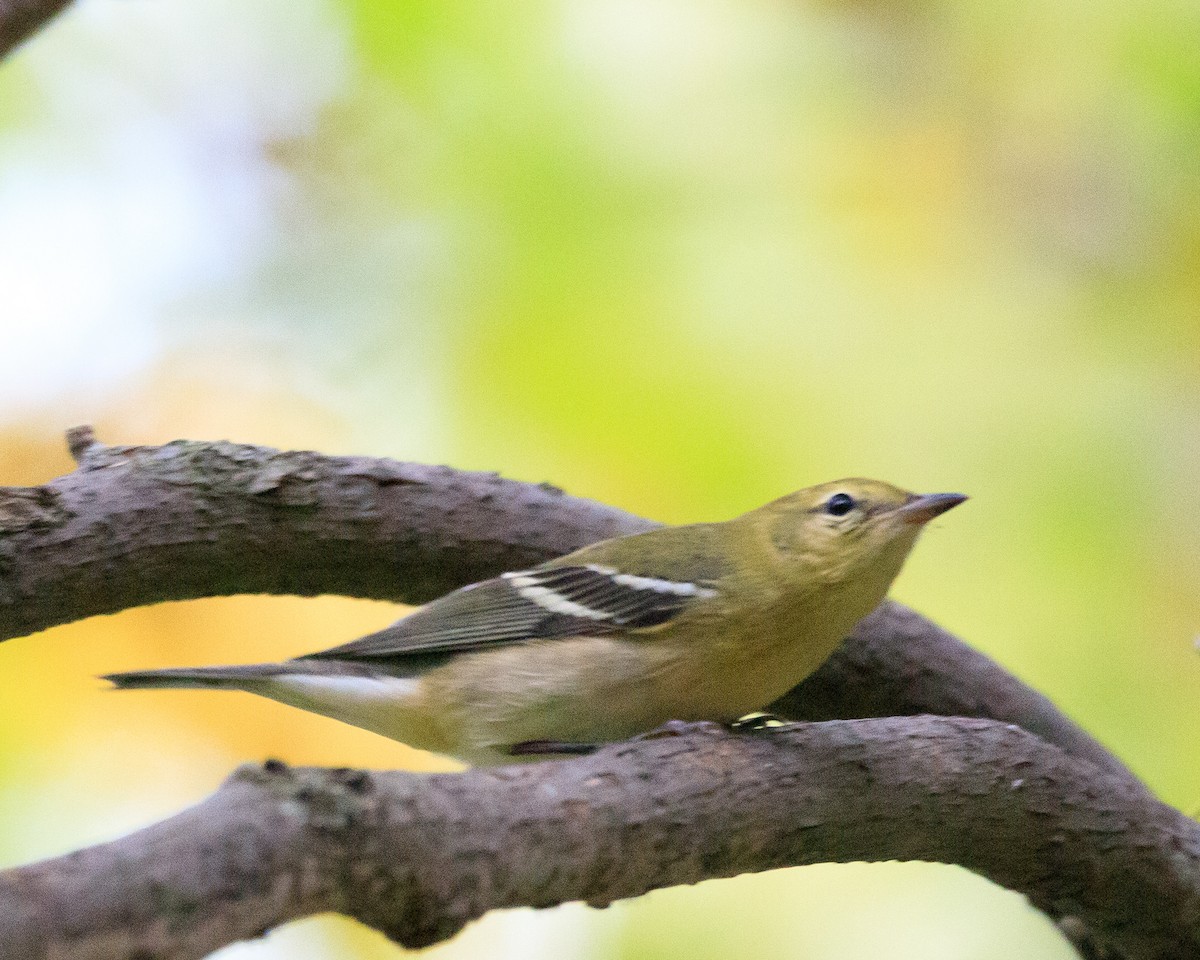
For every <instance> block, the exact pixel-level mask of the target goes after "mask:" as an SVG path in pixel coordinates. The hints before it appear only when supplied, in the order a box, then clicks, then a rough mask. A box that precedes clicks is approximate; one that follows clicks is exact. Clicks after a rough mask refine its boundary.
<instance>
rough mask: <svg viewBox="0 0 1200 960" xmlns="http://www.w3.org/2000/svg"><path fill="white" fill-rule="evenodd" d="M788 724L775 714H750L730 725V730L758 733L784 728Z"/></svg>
mask: <svg viewBox="0 0 1200 960" xmlns="http://www.w3.org/2000/svg"><path fill="white" fill-rule="evenodd" d="M786 724H787V721H786V720H780V719H779V717H777V716H775V714H773V713H748V714H746V716H744V717H739V718H738V719H736V720H734V721H733V723H731V724H730V725H729V729H730V730H733V731H734V732H736V733H757V732H758V731H759V730H769V729H770V728H772V727H782V726H785V725H786Z"/></svg>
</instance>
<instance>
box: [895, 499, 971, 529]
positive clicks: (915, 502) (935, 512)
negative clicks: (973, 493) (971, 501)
mask: <svg viewBox="0 0 1200 960" xmlns="http://www.w3.org/2000/svg"><path fill="white" fill-rule="evenodd" d="M966 499H967V498H966V496H965V495H964V494H961V493H926V494H922V495H921V496H914V497H913V498H912V499H911V500H909V501H908V503H906V504H904V506H902V507H899V508H898V509H897V511H896V512H897V513H899V514H900V516H901V517H902V518H903V520H904V522H905V523H928V522H929V521H930V520H932V519H933V518H934V517H940V516H941V515H942V514H943V513H945V512H946V511H947V510H953V509H954V508H955V507H957V506H958V505H959V504H960V503H962V502H963V501H964V500H966Z"/></svg>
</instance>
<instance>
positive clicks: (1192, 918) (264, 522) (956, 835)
mask: <svg viewBox="0 0 1200 960" xmlns="http://www.w3.org/2000/svg"><path fill="white" fill-rule="evenodd" d="M68 439H69V443H70V446H71V450H72V453H73V454H74V456H75V458H76V460H77V462H78V469H77V470H76V471H74V472H73V473H71V474H68V475H67V476H64V477H60V478H58V479H56V480H53V481H51V482H49V483H47V484H45V485H43V486H40V487H33V488H2V489H0V639H4V638H6V637H13V636H18V635H20V634H24V633H28V632H31V631H34V630H38V629H41V628H43V627H46V626H50V625H52V624H56V623H63V622H68V621H73V620H77V619H81V618H83V617H86V616H90V615H94V614H99V613H109V612H113V611H116V610H120V609H124V608H125V607H129V606H134V605H137V604H143V603H152V602H156V601H160V600H168V599H186V598H192V597H201V596H211V595H215V594H224V593H264V592H271V593H295V594H304V595H308V594H315V593H341V594H345V595H349V596H361V597H373V598H379V599H391V600H399V601H406V602H421V601H424V600H426V599H429V598H430V597H433V596H436V595H439V594H441V593H443V592H445V591H447V590H449V589H452V588H454V587H456V586H459V585H461V584H463V583H466V582H469V581H472V580H477V579H481V578H483V577H487V576H491V575H494V574H496V573H497V572H499V571H502V570H505V569H513V568H517V567H522V566H526V565H528V564H531V563H535V562H537V561H539V560H542V559H544V558H546V557H549V556H553V555H556V554H560V553H563V552H566V551H568V550H571V549H574V548H576V547H578V546H581V545H583V544H585V543H589V542H592V541H594V540H596V539H599V538H602V537H608V536H615V535H620V534H625V533H632V532H636V531H639V530H646V529H650V528H651V527H653V523H652V522H650V521H648V520H644V519H641V518H638V517H634V516H632V515H630V514H627V513H622V512H620V511H617V510H614V509H612V508H609V507H605V506H603V505H601V504H597V503H594V502H591V501H587V500H580V499H577V498H573V497H569V496H566V495H565V494H563V493H562V492H561V491H559V490H557V489H555V488H553V487H550V486H548V485H545V484H541V485H535V484H524V483H517V482H514V481H507V480H502V479H500V478H499V477H497V476H496V475H494V474H473V473H463V472H460V471H455V470H451V469H449V468H445V467H427V466H421V465H416V464H403V463H395V462H392V461H387V460H374V459H369V458H362V457H327V456H322V455H320V454H316V453H310V452H292V453H288V452H280V451H276V450H271V449H268V448H263V447H253V446H246V445H238V444H231V443H192V442H176V443H172V444H167V445H164V446H161V447H107V446H103V445H101V444H99V443H97V442H96V441H95V439H94V437H93V436H92V434H91V431H90V430H89V429H87V428H80V429H78V430H76V431H72V432H71V434H70V435H69V438H68ZM330 639H331V641H332V640H341V639H345V638H330ZM773 709H774V710H775V711H776V712H777V713H779V714H781V715H784V716H788V717H792V718H803V719H808V720H816V719H825V718H839V717H840V718H851V717H885V718H888V719H877V720H862V721H856V722H849V721H841V722H834V723H821V724H797V725H793V726H789V727H788V728H787V729H786V731H784V732H778V731H773V732H771V733H770V734H759V735H749V734H742V735H740V736H737V737H735V738H731V737H729V736H727V735H725V734H718V733H714V732H713V731H711V730H702V731H692V732H690V733H688V734H686V735H684V736H681V737H678V738H671V739H664V740H651V741H646V742H642V743H639V744H636V745H628V744H627V745H618V746H614V747H610V748H607V749H606V750H604V751H603V752H602V753H601V754H599V755H598V756H596V757H593V758H588V759H586V760H581V761H572V762H569V763H550V764H543V765H539V766H537V767H533V768H528V767H522V768H512V769H504V770H498V771H476V772H472V773H469V774H464V775H455V776H451V777H435V778H421V777H417V778H414V777H408V776H405V775H402V774H376V775H370V774H366V773H362V772H350V771H319V770H304V771H288V770H286V769H284V768H282V767H280V766H272V767H269V768H267V769H265V770H264V771H259V772H247V771H242V772H241V773H239V774H238V775H236V776H235V777H234V778H233V779H232V780H231V781H230V783H229V784H227V786H226V787H225V788H223V789H222V790H221V791H219V792H218V793H217V794H216V795H214V797H213V798H211V799H210V800H209V801H206V802H205V803H203V804H201V805H200V806H199V807H197V808H195V809H193V810H191V811H187V812H185V813H184V814H181V815H180V816H179V817H176V818H173V819H172V820H169V821H166V822H164V823H162V824H159V825H156V826H154V827H151V828H150V829H148V830H146V831H142V832H140V833H138V834H135V835H132V836H131V837H128V838H125V839H124V840H121V841H118V842H117V843H115V844H109V845H105V846H102V847H97V848H93V849H91V850H84V851H80V852H78V853H76V854H72V855H70V856H68V857H64V858H60V859H59V860H56V861H50V862H48V863H45V864H39V865H33V866H30V867H24V868H19V869H17V870H13V871H9V872H7V873H6V874H0V942H4V943H6V952H5V955H6V956H14V957H18V958H21V960H24V958H25V957H30V958H43V957H45V958H47V960H49V958H50V957H58V956H64V955H70V956H71V957H73V958H75V957H78V958H84V960H86V958H90V957H96V958H117V957H122V958H132V957H150V956H153V957H162V958H168V957H193V956H202V955H203V954H205V953H207V952H208V951H210V950H212V949H215V948H216V947H217V946H220V945H222V944H225V943H229V942H232V941H233V940H236V939H239V938H242V937H245V936H248V935H252V934H253V933H255V932H258V931H261V930H264V929H266V928H268V927H270V926H273V925H275V924H277V923H280V922H283V921H285V920H287V919H290V918H292V917H298V916H303V915H306V914H308V913H313V912H318V911H322V910H331V909H332V910H341V911H343V912H346V913H349V914H351V915H353V916H357V917H359V918H360V919H362V920H364V921H365V922H368V923H371V924H372V925H374V926H377V927H379V928H380V929H382V930H384V931H385V932H387V933H388V934H389V935H391V936H394V937H396V938H397V939H398V940H400V941H401V942H404V943H408V944H413V945H417V944H421V943H428V942H433V941H434V940H437V939H440V938H442V937H445V936H449V935H450V934H451V933H453V932H454V930H456V929H458V928H459V927H460V926H461V925H462V924H463V923H465V922H467V921H468V920H469V919H471V918H473V917H475V916H478V915H479V914H480V913H482V912H485V911H486V910H489V909H493V908H495V907H500V906H513V905H518V904H531V905H535V906H540V905H548V904H550V903H557V902H561V901H563V900H567V899H586V900H589V901H591V902H606V901H608V900H611V899H614V898H618V897H626V896H634V895H636V894H638V893H640V892H643V891H645V890H647V889H650V888H652V887H656V886H664V885H668V884H672V883H682V882H694V881H695V880H698V879H703V878H705V877H710V876H714V877H715V876H730V875H733V874H735V873H738V872H744V871H747V870H764V869H770V868H772V867H776V866H783V865H788V864H802V863H813V862H820V861H831V860H832V861H836V860H882V859H928V860H943V861H946V862H953V863H959V864H961V865H963V866H966V867H968V868H969V869H973V870H976V871H977V872H979V873H982V874H983V875H985V876H988V877H991V878H992V879H994V880H996V881H997V882H998V883H1001V884H1004V885H1006V886H1009V887H1011V888H1012V889H1015V890H1019V891H1022V892H1024V893H1026V894H1027V895H1028V896H1029V897H1030V898H1031V899H1032V900H1033V901H1034V902H1035V903H1036V904H1037V905H1039V906H1040V907H1042V909H1044V910H1046V911H1047V912H1048V913H1049V914H1050V915H1051V916H1052V917H1054V918H1055V919H1056V920H1058V921H1059V923H1060V926H1061V927H1062V929H1063V930H1064V932H1066V933H1067V934H1068V935H1069V936H1071V938H1072V939H1073V940H1074V941H1075V942H1076V943H1077V945H1078V946H1079V947H1080V949H1081V950H1082V951H1083V952H1084V954H1085V955H1086V956H1087V957H1089V958H1092V957H1097V958H1099V957H1106V956H1117V957H1126V958H1129V960H1141V958H1158V957H1163V958H1167V957H1184V956H1194V955H1197V953H1196V949H1195V948H1196V946H1197V943H1196V938H1197V933H1196V930H1197V917H1198V916H1200V912H1198V910H1197V905H1196V899H1197V897H1198V896H1200V894H1198V892H1197V891H1198V889H1200V885H1198V884H1197V882H1196V880H1197V878H1196V873H1197V870H1198V869H1200V867H1198V864H1197V838H1196V835H1195V830H1196V827H1195V824H1193V823H1192V821H1190V820H1188V819H1187V818H1185V817H1183V816H1182V815H1180V814H1178V813H1177V812H1175V811H1173V810H1171V809H1170V808H1168V807H1165V806H1163V805H1162V804H1160V803H1159V802H1158V801H1157V800H1155V799H1154V798H1153V797H1152V796H1151V795H1150V794H1149V792H1148V791H1147V790H1146V789H1145V788H1144V787H1143V786H1142V785H1141V784H1140V783H1139V782H1138V781H1137V780H1136V778H1134V777H1133V776H1132V775H1131V774H1130V773H1129V772H1128V771H1127V770H1126V769H1125V767H1124V766H1123V765H1122V764H1121V762H1120V761H1119V760H1117V759H1116V758H1115V757H1113V756H1112V755H1111V754H1109V753H1108V752H1107V751H1106V750H1104V748H1103V747H1101V746H1100V745H1099V744H1097V743H1096V742H1095V741H1094V740H1092V739H1091V738H1090V737H1089V736H1088V735H1087V734H1086V733H1084V732H1083V731H1082V730H1080V729H1079V728H1078V727H1076V726H1075V725H1074V724H1072V723H1071V722H1070V721H1069V720H1068V719H1067V718H1065V717H1064V716H1062V715H1061V714H1060V713H1059V712H1058V711H1057V710H1056V709H1055V708H1054V707H1053V705H1052V704H1050V702H1049V701H1048V700H1047V699H1046V698H1045V697H1043V696H1041V695H1040V694H1038V693H1036V692H1035V691H1033V690H1031V689H1029V688H1028V687H1026V686H1024V685H1023V684H1021V683H1020V682H1019V681H1018V680H1016V679H1015V678H1013V677H1012V676H1010V675H1009V674H1007V673H1006V672H1005V671H1003V670H1002V669H1001V668H1000V667H998V666H997V665H996V664H995V663H993V662H992V661H990V660H988V659H987V658H986V657H983V656H982V655H980V654H978V653H976V652H974V651H972V650H970V648H968V647H967V646H966V645H965V644H963V643H962V642H961V641H959V640H957V639H956V638H954V637H953V636H951V635H950V634H948V633H946V632H945V631H943V630H941V629H939V628H938V627H936V626H935V625H933V624H931V623H930V622H929V621H927V620H925V619H924V618H922V617H920V616H919V615H918V614H915V613H913V612H912V611H909V610H906V609H905V608H903V607H901V606H899V605H898V604H891V603H889V604H885V605H884V606H883V607H882V608H881V609H880V610H879V611H876V613H875V614H873V615H872V616H871V617H869V618H867V620H865V621H863V623H862V624H860V625H859V627H858V628H857V629H856V630H855V632H854V634H853V636H851V637H850V638H849V639H848V640H847V642H846V643H845V644H844V645H843V646H842V648H841V649H840V650H839V651H838V652H837V653H836V654H835V655H834V657H833V658H832V659H831V661H830V662H829V663H828V664H826V666H825V667H823V668H822V669H821V670H820V671H819V672H818V673H817V674H815V675H814V676H813V677H811V678H809V680H807V681H806V682H805V683H803V684H801V685H800V686H799V687H797V688H796V689H795V690H793V691H792V692H791V693H790V694H788V695H787V696H786V697H784V698H782V699H781V700H780V701H779V702H778V703H776V704H775V705H773ZM923 713H938V714H965V715H970V716H973V717H976V718H984V719H977V720H974V721H968V720H961V719H959V720H945V719H944V718H940V719H939V718H931V717H927V716H915V715H917V714H923ZM906 718H907V719H906ZM995 721H1001V722H1000V723H996V722H995ZM1019 728H1024V729H1019ZM1028 731H1032V732H1033V733H1036V734H1037V735H1038V736H1037V737H1035V736H1033V735H1031V733H1029V732H1028ZM1051 744H1054V745H1056V746H1052V745H1051ZM765 774H769V775H765ZM743 818H744V823H743V822H742V820H743ZM584 828H586V829H584ZM460 839H461V840H462V843H458V842H457V841H458V840H460ZM464 844H465V845H464ZM513 849H519V850H521V851H522V855H521V857H520V858H519V860H510V858H509V857H507V856H506V855H505V853H504V852H505V851H506V850H513ZM693 851H696V852H695V853H693ZM46 944H50V945H52V946H53V947H54V949H53V950H52V949H51V948H50V947H47V946H46ZM60 948H61V949H60ZM48 950H49V951H50V952H47V951H48ZM54 950H58V951H59V952H57V953H56V952H54ZM22 951H24V952H22Z"/></svg>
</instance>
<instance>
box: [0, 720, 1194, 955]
mask: <svg viewBox="0 0 1200 960" xmlns="http://www.w3.org/2000/svg"><path fill="white" fill-rule="evenodd" d="M965 808H969V815H964V809H965ZM882 860H927V861H941V862H951V863H959V864H962V865H963V866H965V867H967V868H968V869H971V870H973V871H975V872H977V873H980V874H982V875H984V876H986V877H989V878H991V879H992V880H994V881H995V882H997V883H999V884H1002V885H1003V886H1006V887H1009V888H1010V889H1014V890H1019V891H1022V892H1024V893H1025V894H1026V895H1027V896H1028V897H1029V898H1030V899H1031V900H1032V901H1033V903H1034V904H1036V905H1037V906H1039V907H1041V908H1042V909H1043V910H1045V911H1047V912H1049V913H1051V914H1053V915H1060V916H1061V915H1064V914H1070V915H1074V916H1077V917H1079V918H1081V919H1082V921H1083V922H1084V923H1086V924H1087V926H1088V927H1089V928H1090V930H1091V931H1092V935H1093V936H1094V937H1095V938H1096V941H1097V942H1098V943H1099V944H1101V945H1102V947H1103V948H1104V949H1111V950H1117V951H1119V952H1120V953H1122V954H1123V955H1125V956H1128V957H1135V958H1145V960H1150V958H1154V960H1176V958H1177V960H1184V958H1195V957H1196V956H1198V955H1200V828H1198V827H1197V825H1196V824H1195V823H1193V822H1192V821H1190V820H1188V819H1187V818H1185V817H1183V816H1182V815H1180V814H1179V813H1177V812H1176V811H1174V810H1172V809H1171V808H1169V807H1167V806H1165V805H1163V804H1161V803H1159V802H1158V801H1156V800H1154V799H1153V798H1151V797H1150V796H1148V795H1147V794H1146V793H1145V792H1144V791H1143V790H1140V789H1138V787H1137V786H1136V784H1133V783H1131V782H1130V781H1129V780H1128V779H1127V778H1126V777H1124V776H1121V775H1119V774H1111V773H1102V772H1099V771H1097V770H1096V769H1095V768H1094V767H1092V766H1091V765H1090V764H1088V763H1087V762H1085V761H1081V760H1079V759H1077V758H1074V757H1072V756H1070V755H1069V754H1067V753H1065V752H1064V751H1061V750H1059V749H1057V748H1055V747H1053V746H1050V745H1048V744H1046V743H1045V742H1044V741H1042V740H1040V739H1039V738H1037V737H1034V736H1033V735H1031V734H1029V733H1027V732H1025V731H1023V730H1020V729H1018V728H1016V727H1013V726H1008V725H1003V724H998V723H995V722H992V721H985V720H972V719H961V718H959V719H949V718H943V717H913V718H892V719H877V720H860V721H832V722H826V723H819V724H797V725H791V726H788V727H785V728H777V729H769V730H766V731H763V732H760V733H755V734H746V733H740V734H737V733H735V734H730V733H727V732H724V731H722V730H720V729H713V728H712V727H711V726H708V725H696V726H693V727H690V728H688V729H687V730H686V731H685V732H684V733H683V734H682V735H679V736H674V737H664V738H661V739H653V740H648V741H641V742H637V743H625V744H615V745H612V746H609V747H606V748H605V749H603V750H602V751H601V752H599V753H598V754H596V755H594V756H591V757H587V758H583V759H579V760H571V761H563V762H549V763H543V764H538V765H532V766H522V767H506V768H499V769H485V770H473V771H469V772H467V773H463V774H445V775H409V774H401V773H378V774H367V773H363V772H351V771H346V770H341V771H336V770H335V771H330V770H313V769H295V770H292V769H288V768H286V767H284V766H283V765H282V764H279V763H268V764H267V765H266V766H265V767H262V768H259V767H244V768H242V769H241V770H239V771H238V772H237V773H235V774H234V775H233V776H232V777H231V778H230V779H229V780H228V781H227V782H226V783H225V785H224V786H223V787H222V788H221V789H220V790H219V791H217V793H215V794H214V795H213V796H212V797H210V798H209V799H208V800H206V801H204V802H203V803H201V804H200V805H198V806H196V807H194V808H192V809H190V810H187V811H185V812H183V813H181V814H179V815H178V816H176V817H173V818H171V819H170V820H167V821H165V822H163V823H160V824H157V825H156V826H153V827H150V828H149V829H146V830H143V831H140V832H138V833H135V834H132V835H130V836H127V837H125V838H123V839H121V840H118V841H115V842H114V843H109V844H105V845H102V846H98V847H94V848H91V849H88V850H84V851H80V852H78V853H74V854H71V855H69V856H66V857H62V858H59V859H57V860H51V861H47V862H45V863H41V864H35V865H33V866H28V867H23V868H19V869H16V870H12V871H9V872H8V873H6V874H2V875H0V942H3V943H4V944H5V956H6V957H8V958H10V960H49V958H51V957H62V956H70V957H72V958H74V960H118V958H121V960H125V958H129V957H136V956H153V957H155V958H157V960H188V958H198V957H201V956H203V955H204V954H206V953H208V952H209V951H211V950H214V949H216V948H217V947H219V946H221V945H223V944H226V943H230V942H233V941H234V940H237V939H240V938H245V937H249V936H253V935H255V934H257V933H259V932H261V931H263V930H264V929H266V928H268V927H271V926H274V925H276V924H279V923H283V922H285V921H287V920H290V919H293V918H296V917H301V916H306V915H308V914H311V913H316V912H320V911H326V910H337V911H341V912H345V913H348V914H350V915H352V916H354V917H357V918H358V919H359V920H361V921H363V922H365V923H367V924H369V925H371V926H373V927H376V928H377V929H379V930H382V931H383V932H384V933H386V934H387V935H388V936H389V937H391V938H393V939H394V940H397V941H398V942H400V943H402V944H404V945H406V946H409V947H418V946H424V945H427V944H430V943H435V942H437V941H439V940H443V939H445V938H447V937H449V936H451V935H452V934H454V933H455V932H456V931H457V930H459V929H460V928H461V927H462V926H463V925H464V924H466V923H467V922H469V921H470V920H472V919H474V918H476V917H479V916H481V915H482V914H484V913H486V912H487V911H489V910H494V909H498V908H504V907H513V906H520V905H533V906H539V907H542V906H551V905H553V904H558V903H563V902H565V901H569V900H586V901H588V902H590V903H593V904H606V903H609V902H611V901H612V900H615V899H621V898H626V897H634V896H638V895H639V894H642V893H644V892H646V891H648V890H651V889H655V888H658V887H664V886H670V885H675V884H682V883H696V882H698V881H700V880H704V879H708V878H712V877H731V876H735V875H736V874H739V873H744V872H747V871H760V870H768V869H773V868H777V867H785V866H797V865H802V864H810V863H818V862H830V861H835V862H849V861H882Z"/></svg>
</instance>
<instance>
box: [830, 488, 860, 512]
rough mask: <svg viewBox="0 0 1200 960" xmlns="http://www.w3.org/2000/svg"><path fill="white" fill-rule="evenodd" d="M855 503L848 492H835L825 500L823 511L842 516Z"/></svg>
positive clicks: (853, 506)
mask: <svg viewBox="0 0 1200 960" xmlns="http://www.w3.org/2000/svg"><path fill="white" fill-rule="evenodd" d="M856 506H857V504H856V503H855V502H854V498H853V497H852V496H850V494H848V493H835V494H834V495H833V496H832V497H830V498H829V499H828V500H826V501H825V512H826V513H830V514H833V516H835V517H844V516H845V515H846V514H848V513H849V512H850V511H851V510H853V509H854V508H855V507H856Z"/></svg>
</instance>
